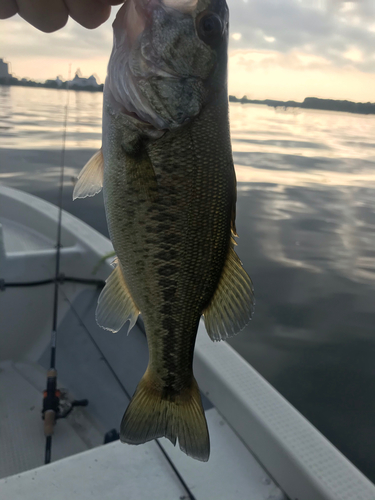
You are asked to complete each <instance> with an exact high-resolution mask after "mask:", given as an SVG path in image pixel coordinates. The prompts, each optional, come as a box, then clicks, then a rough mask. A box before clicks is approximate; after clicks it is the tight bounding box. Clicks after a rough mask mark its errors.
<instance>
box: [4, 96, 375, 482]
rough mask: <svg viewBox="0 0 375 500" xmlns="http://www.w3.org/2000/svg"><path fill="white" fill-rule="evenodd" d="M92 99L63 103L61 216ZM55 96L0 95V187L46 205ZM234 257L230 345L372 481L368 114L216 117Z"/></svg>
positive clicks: (374, 193)
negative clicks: (227, 152) (231, 193)
mask: <svg viewBox="0 0 375 500" xmlns="http://www.w3.org/2000/svg"><path fill="white" fill-rule="evenodd" d="M101 103H102V94H96V93H84V92H82V93H78V92H71V93H70V102H69V121H68V132H67V153H66V159H65V163H66V166H67V167H66V175H65V186H66V189H65V198H64V207H65V208H66V209H67V210H69V211H71V212H72V213H74V214H75V215H77V216H79V217H81V218H82V219H84V220H86V221H87V222H89V223H90V224H91V225H93V226H94V227H96V228H97V229H99V230H100V231H102V232H103V233H104V234H106V227H105V219H104V212H103V207H102V198H101V196H97V197H95V198H93V199H92V200H89V201H88V200H82V202H81V201H80V200H78V201H77V202H75V203H74V204H73V203H72V202H71V192H72V189H73V179H74V177H75V176H76V175H77V173H78V172H79V170H80V168H81V166H82V165H83V164H84V163H85V161H87V159H88V158H89V157H90V155H91V154H92V153H93V150H94V149H98V148H99V147H100V144H101ZM65 104H66V93H65V92H63V91H55V90H47V89H32V88H17V87H12V88H5V87H0V148H1V149H0V182H2V183H3V184H5V185H9V186H13V187H18V188H20V189H25V190H27V191H29V192H32V193H35V194H37V195H39V196H42V197H44V198H45V199H47V200H49V201H52V202H55V201H56V199H57V184H58V176H59V165H60V159H61V144H62V124H63V117H64V106H65ZM230 113H231V132H232V143H233V154H234V161H235V165H236V171H237V180H238V204H237V230H238V233H239V235H240V238H239V240H238V244H239V245H238V247H237V248H238V253H239V255H240V257H241V259H242V261H243V262H244V265H245V267H246V269H247V270H248V272H249V274H250V275H251V277H252V278H253V281H254V285H255V290H256V298H257V305H256V313H255V316H254V319H253V321H252V322H251V324H250V325H249V326H248V327H247V328H246V330H245V331H243V332H242V333H241V334H240V335H238V336H237V337H235V338H234V339H233V340H232V341H231V344H232V345H233V346H234V347H235V348H236V349H237V350H238V351H239V352H240V353H241V354H242V355H243V356H244V357H245V358H246V359H247V360H248V361H249V362H250V363H251V364H252V365H253V366H254V367H255V368H256V369H257V370H258V371H259V372H260V373H262V375H263V376H265V377H266V378H267V379H268V380H269V381H270V382H271V383H272V384H273V385H274V386H275V387H276V388H277V389H278V390H279V391H280V392H281V393H282V394H283V395H284V396H285V397H286V398H287V399H288V400H289V401H290V402H291V403H292V404H293V405H294V406H296V407H297V408H298V409H299V410H300V411H301V412H302V413H303V414H304V415H305V416H306V417H307V418H308V419H309V420H310V421H311V422H312V423H313V424H314V425H316V427H318V428H319V429H320V430H321V431H322V432H323V433H324V434H325V435H326V436H327V437H328V438H329V439H330V440H331V441H332V442H333V443H334V444H335V445H336V446H337V447H338V448H339V449H340V450H341V451H342V452H343V453H344V454H345V455H346V456H348V458H349V459H350V460H352V461H353V462H354V463H355V464H356V465H357V466H358V467H359V468H360V469H361V470H362V471H363V472H364V473H365V474H367V475H368V476H369V477H370V478H371V479H372V480H373V481H375V458H374V453H373V450H374V449H375V426H374V415H375V117H365V116H359V115H351V114H345V113H332V112H320V111H309V110H303V111H302V110H296V109H294V110H293V111H283V110H274V109H273V108H268V107H265V106H241V105H240V104H233V105H231V107H230Z"/></svg>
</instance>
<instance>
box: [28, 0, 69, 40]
mask: <svg viewBox="0 0 375 500" xmlns="http://www.w3.org/2000/svg"><path fill="white" fill-rule="evenodd" d="M18 8H19V11H18V12H19V15H20V16H21V17H23V18H24V19H25V21H27V22H28V23H30V24H32V25H33V26H35V28H38V30H41V31H44V32H45V33H52V31H56V30H59V29H60V28H62V27H63V26H65V24H66V22H67V20H68V9H67V8H66V5H65V4H64V2H63V0H18Z"/></svg>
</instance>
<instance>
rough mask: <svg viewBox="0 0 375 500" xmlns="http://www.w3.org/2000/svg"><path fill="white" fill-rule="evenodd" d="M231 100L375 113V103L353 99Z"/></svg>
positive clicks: (365, 113)
mask: <svg viewBox="0 0 375 500" xmlns="http://www.w3.org/2000/svg"><path fill="white" fill-rule="evenodd" d="M229 102H239V103H241V104H263V105H266V106H272V107H273V108H278V107H282V108H284V109H288V108H302V109H319V110H321V111H340V112H344V113H356V114H360V115H374V114H375V103H371V102H367V103H363V102H353V101H339V100H335V99H320V98H319V97H306V98H305V99H304V101H303V102H297V101H276V100H273V99H264V100H263V101H260V100H257V99H248V98H247V97H246V96H244V97H242V98H241V99H238V98H237V97H235V96H233V95H230V96H229Z"/></svg>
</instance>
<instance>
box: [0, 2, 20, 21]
mask: <svg viewBox="0 0 375 500" xmlns="http://www.w3.org/2000/svg"><path fill="white" fill-rule="evenodd" d="M17 12H18V7H17V3H16V0H1V2H0V19H8V17H12V16H14V14H17Z"/></svg>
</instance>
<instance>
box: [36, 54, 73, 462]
mask: <svg viewBox="0 0 375 500" xmlns="http://www.w3.org/2000/svg"><path fill="white" fill-rule="evenodd" d="M71 67H72V65H71V64H69V74H68V82H67V85H66V105H65V112H64V124H63V136H62V151H61V165H60V186H59V195H58V208H59V215H58V222H57V238H56V240H57V243H56V266H55V280H54V296H53V318H52V330H51V358H50V369H49V370H48V372H47V388H46V391H45V393H44V399H43V418H44V435H45V436H46V445H45V455H44V463H45V464H49V463H50V462H51V448H52V434H53V428H54V425H55V421H56V413H57V410H58V398H57V396H56V394H57V372H56V368H55V365H56V334H57V319H58V298H59V283H58V279H59V275H60V256H61V221H62V204H63V189H64V171H65V144H66V129H67V123H68V108H69V80H70V76H71Z"/></svg>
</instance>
